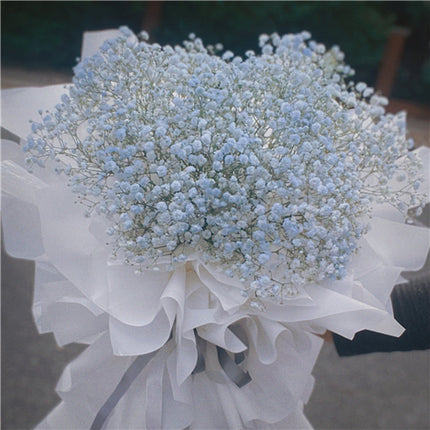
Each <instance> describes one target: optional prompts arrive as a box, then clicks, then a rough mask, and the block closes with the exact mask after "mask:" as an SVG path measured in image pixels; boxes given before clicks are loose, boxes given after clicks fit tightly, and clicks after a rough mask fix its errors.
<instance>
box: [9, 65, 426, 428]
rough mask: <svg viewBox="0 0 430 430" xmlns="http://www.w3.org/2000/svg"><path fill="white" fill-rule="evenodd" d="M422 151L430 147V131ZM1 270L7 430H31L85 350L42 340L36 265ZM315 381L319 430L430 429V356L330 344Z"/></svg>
mask: <svg viewBox="0 0 430 430" xmlns="http://www.w3.org/2000/svg"><path fill="white" fill-rule="evenodd" d="M2 72H3V74H2V78H3V80H2V87H3V88H6V87H12V86H25V85H37V84H46V85H47V84H49V83H57V82H62V81H64V80H65V79H68V77H67V76H64V75H63V76H61V75H60V76H59V75H58V74H52V75H49V73H47V72H43V73H40V74H37V73H34V72H31V73H28V72H25V71H21V70H18V71H17V70H15V71H14V70H6V71H2ZM50 76H51V77H50ZM418 125H419V126H420V127H422V126H423V123H420V122H418ZM427 125H428V124H427ZM427 125H426V124H424V129H425V130H428V127H427ZM420 130H422V128H420ZM423 143H424V144H428V132H427V131H425V134H424V142H423ZM1 263H2V273H1V275H2V277H1V278H2V279H1V283H2V292H1V301H2V320H1V322H2V342H1V348H2V357H1V365H2V381H1V388H2V425H1V428H3V429H4V430H24V429H31V428H33V427H34V426H35V425H36V424H37V423H38V422H39V421H40V420H41V419H42V418H43V417H44V416H45V415H46V414H47V413H48V412H49V411H50V410H51V409H52V408H53V406H54V405H55V404H56V403H57V402H58V401H59V399H58V397H57V395H56V394H55V391H54V389H55V384H56V382H57V380H58V378H59V376H60V374H61V372H62V370H63V368H64V367H65V366H66V364H67V363H68V362H70V361H71V360H72V359H73V358H74V357H76V356H77V355H78V354H79V353H80V352H81V351H82V350H83V349H84V347H83V346H82V345H76V344H74V345H69V346H67V347H65V348H58V347H57V346H56V344H55V341H54V339H53V337H52V335H51V334H45V335H39V334H38V333H37V331H36V328H35V325H34V322H33V318H32V315H31V303H32V294H33V275H34V264H33V263H32V262H30V261H26V260H18V259H13V258H11V257H9V256H8V255H7V254H6V253H4V252H2V259H1ZM314 375H315V377H316V384H315V389H314V392H313V394H312V397H311V400H310V402H309V404H308V405H307V406H306V407H305V412H306V414H307V416H308V418H309V420H310V421H311V423H312V424H313V426H314V427H315V428H316V429H317V430H322V429H331V430H346V429H351V430H352V429H354V430H377V429H384V430H394V429H399V430H400V429H402V430H406V429H408V430H424V429H430V412H429V405H430V351H413V352H398V353H375V354H368V355H362V356H357V357H343V358H341V357H339V356H338V355H337V353H336V351H335V349H334V347H333V345H331V344H326V345H324V347H323V350H322V352H321V355H320V357H319V360H318V362H317V365H316V367H315V369H314ZM77 430H80V429H77ZM124 430H126V429H124ZM280 430H281V429H280Z"/></svg>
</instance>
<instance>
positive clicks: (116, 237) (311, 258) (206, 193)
mask: <svg viewBox="0 0 430 430" xmlns="http://www.w3.org/2000/svg"><path fill="white" fill-rule="evenodd" d="M147 39H148V35H147V34H146V33H141V35H140V39H139V38H137V37H136V36H134V34H133V33H132V32H131V31H130V30H129V29H127V28H121V35H120V36H119V37H118V38H117V39H114V40H110V41H107V42H106V43H104V44H103V46H102V47H101V49H100V51H99V52H98V53H97V54H96V55H94V56H92V57H89V58H85V59H84V60H83V61H81V62H80V63H79V64H78V65H77V66H76V67H75V69H74V72H75V76H74V79H73V85H72V86H71V87H70V90H69V94H68V95H64V96H63V97H62V98H61V103H59V104H58V105H57V106H56V107H55V110H53V111H52V112H51V113H46V112H45V113H42V112H40V115H41V119H40V121H39V122H33V124H32V135H31V136H30V137H29V138H28V140H27V143H26V145H25V147H24V149H25V151H27V152H29V157H28V158H27V161H26V162H27V164H28V166H29V168H31V167H32V166H33V165H34V164H37V165H40V166H44V164H45V162H46V161H47V160H48V159H50V158H54V159H57V160H59V161H58V163H56V165H57V171H58V172H60V173H61V172H64V173H65V174H66V175H69V176H70V181H71V186H72V189H73V191H74V192H76V193H77V194H79V195H80V196H81V201H82V202H83V203H85V204H87V205H88V206H89V208H88V210H89V213H91V211H93V210H96V211H97V213H100V214H103V215H105V216H106V217H108V218H109V219H110V220H111V221H112V227H110V228H109V229H108V232H107V233H108V234H109V235H110V236H111V237H112V241H113V244H114V251H115V254H116V255H117V256H118V258H124V260H125V261H127V262H130V263H132V264H137V265H140V266H142V267H146V268H157V265H159V266H161V265H162V264H164V263H163V262H165V261H166V257H167V258H168V263H167V264H166V266H165V267H174V266H175V265H178V264H183V263H184V261H186V259H187V256H188V255H190V254H194V253H195V252H196V251H197V252H199V254H200V255H201V258H203V259H204V260H205V261H206V262H208V263H211V264H215V265H221V266H222V267H223V268H224V270H225V271H226V274H228V275H229V276H235V277H237V278H238V279H240V280H241V281H242V282H243V283H244V288H245V290H246V293H247V294H248V295H249V296H250V297H252V298H256V299H258V300H260V299H264V298H267V297H272V298H276V299H277V300H282V298H284V297H285V298H286V297H289V296H291V295H293V294H295V292H297V291H298V290H299V289H300V288H301V287H302V286H303V285H304V284H305V283H306V282H318V281H320V280H323V279H325V278H341V277H343V276H345V274H346V267H347V264H348V261H349V259H350V256H351V254H352V253H353V252H354V250H355V249H356V247H357V243H358V240H359V238H360V237H361V235H362V234H363V233H364V232H365V230H366V225H367V221H366V219H367V218H366V216H367V215H368V214H369V213H370V211H371V206H372V204H374V202H389V203H390V204H393V205H395V206H396V207H398V209H399V210H401V211H402V212H404V213H406V212H407V210H408V207H409V206H410V205H411V204H414V205H419V204H420V198H419V197H418V198H417V197H416V196H415V195H414V194H415V191H416V189H418V188H419V186H420V184H419V182H418V181H417V180H416V173H417V171H418V167H419V164H418V161H417V160H416V158H415V156H414V155H413V154H412V153H408V148H409V146H410V141H409V140H407V139H405V117H404V115H403V114H398V115H391V114H386V113H385V111H384V107H383V106H384V105H385V104H386V102H387V100H386V99H385V98H383V97H381V96H379V95H375V94H374V91H373V89H371V88H368V87H367V85H366V84H364V83H361V82H360V83H358V84H357V85H355V86H353V85H348V84H347V83H346V80H345V78H346V77H347V76H348V75H352V74H353V71H352V70H351V69H350V68H349V67H348V66H346V65H345V64H343V57H344V56H343V53H342V52H341V51H340V50H339V48H337V47H335V48H333V49H331V50H328V51H326V49H325V47H324V46H323V45H320V44H316V43H315V42H313V41H309V39H310V34H309V33H306V32H303V33H300V34H296V35H291V34H290V35H283V36H279V35H277V34H273V35H271V36H269V35H262V36H260V39H259V44H260V47H261V49H262V55H261V56H258V55H256V54H255V53H254V52H252V51H248V52H247V53H246V59H245V60H242V59H241V58H240V57H235V56H234V54H233V53H232V52H230V51H226V52H225V53H224V54H223V56H222V57H219V56H217V55H214V52H215V51H216V50H219V49H222V47H221V46H219V45H216V46H215V48H213V47H211V48H209V49H206V48H205V47H204V45H203V43H202V41H201V40H200V39H199V38H197V37H195V35H193V34H191V35H190V38H189V39H190V40H188V41H185V42H184V46H183V47H179V46H176V47H174V48H172V47H170V46H165V47H162V46H160V45H158V44H148V43H147V42H146V40H147ZM60 160H61V161H60ZM58 165H60V167H58ZM392 178H396V180H395V181H391V179H392ZM392 183H395V184H396V188H393V187H394V186H392V185H391V184H392ZM256 306H257V307H258V303H257V305H256Z"/></svg>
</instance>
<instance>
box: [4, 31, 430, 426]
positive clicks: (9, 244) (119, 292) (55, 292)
mask: <svg viewBox="0 0 430 430" xmlns="http://www.w3.org/2000/svg"><path fill="white" fill-rule="evenodd" d="M112 35H113V33H111V32H109V33H106V32H102V33H96V34H87V35H86V40H87V42H86V43H84V47H83V50H84V53H85V55H89V54H91V53H92V52H93V51H94V48H95V47H97V46H98V45H99V43H100V41H101V40H104V39H105V38H106V37H111V36H112ZM89 39H91V40H90V41H89ZM88 41H89V42H88ZM64 91H65V90H64V87H63V86H61V85H60V86H58V85H57V86H50V87H44V88H27V89H16V90H7V91H4V92H3V93H2V101H3V127H5V128H6V129H8V130H9V131H11V132H12V133H14V134H15V135H17V136H21V137H25V136H27V134H28V133H29V131H30V130H29V124H28V122H27V120H28V119H29V118H31V117H33V118H34V116H35V115H34V113H35V112H37V110H38V109H44V108H48V107H52V106H55V104H56V103H57V102H58V99H59V96H60V95H61V94H62V93H63V92H64ZM418 152H419V153H420V156H421V158H422V159H423V163H424V166H426V167H427V166H429V152H430V151H428V150H426V149H420V150H419V151H418ZM2 159H3V161H2V179H3V184H2V188H3V201H2V203H3V204H2V206H3V207H2V222H3V228H4V241H5V246H6V249H7V252H8V253H9V254H10V255H12V256H14V257H19V258H27V259H34V260H35V261H36V277H35V293H34V304H33V314H34V318H35V321H36V325H37V327H38V329H39V332H40V333H46V332H53V333H54V335H55V338H56V340H57V342H58V344H59V345H65V344H68V343H70V342H80V343H85V344H88V345H89V346H88V348H87V349H86V350H85V351H84V352H83V353H82V354H81V355H80V356H79V357H78V358H77V359H76V360H75V361H73V362H72V363H71V364H69V365H68V366H67V367H66V369H65V370H64V372H63V375H62V377H61V379H60V381H59V382H58V385H57V392H58V394H59V396H60V397H61V399H62V401H61V403H60V404H59V405H58V406H57V407H56V408H55V409H54V410H53V411H52V412H51V413H50V414H49V415H48V416H47V417H46V419H45V420H44V421H43V422H42V423H40V425H39V426H38V428H40V429H55V430H58V429H89V428H90V427H91V425H92V424H93V422H94V419H95V417H96V416H97V414H98V413H99V412H100V410H101V408H102V407H103V405H104V404H105V402H106V400H107V399H108V398H109V397H110V396H111V395H112V393H113V392H114V391H115V389H116V387H118V385H119V384H120V383H121V382H120V381H121V380H122V378H123V376H124V374H125V373H126V372H127V370H128V369H130V366H131V365H132V363H133V362H134V361H135V359H136V357H138V356H142V355H145V358H144V360H146V361H145V363H146V364H145V366H144V367H143V370H142V371H141V372H140V373H139V374H138V375H137V376H135V377H134V379H133V381H132V383H131V384H130V386H129V388H128V389H127V390H126V391H125V394H124V395H123V396H122V397H121V398H120V399H119V401H118V403H117V404H116V405H115V407H113V408H112V409H111V411H110V412H109V416H108V418H107V420H106V422H105V423H104V426H103V428H104V429H161V428H163V429H164V428H175V429H185V428H187V429H227V428H232V429H233V428H234V429H238V428H241V429H242V428H243V429H245V428H246V429H261V428H265V429H270V428H273V429H280V428H282V429H288V428H291V429H299V428H311V425H310V424H309V422H308V421H307V420H306V417H305V416H304V415H303V405H304V404H305V403H306V402H307V401H308V399H309V397H310V394H311V392H312V387H313V378H312V376H311V372H312V368H313V366H314V363H315V361H316V358H317V356H318V353H319V350H320V348H321V345H322V341H321V339H320V338H318V337H317V336H315V334H314V333H324V332H325V331H326V330H330V331H332V332H335V333H338V334H340V335H342V336H345V337H347V338H352V337H353V336H354V334H355V333H356V332H358V331H360V330H363V329H368V330H373V331H376V332H380V333H386V334H389V335H392V336H399V335H400V334H401V333H402V331H403V328H402V327H401V326H400V325H399V324H398V323H397V322H396V321H395V320H394V319H393V317H392V312H391V305H390V300H389V297H390V293H391V290H392V288H393V286H394V285H395V283H396V282H397V281H398V280H399V279H400V274H401V272H402V271H405V270H408V271H411V270H418V269H420V268H421V267H422V265H423V264H424V260H425V257H426V254H427V252H428V247H429V242H430V236H429V230H428V229H426V228H423V227H417V226H412V225H407V224H405V223H404V219H403V218H402V217H401V216H400V215H399V213H398V212H397V211H396V210H395V209H392V208H390V207H389V206H388V205H387V206H385V205H384V206H383V205H381V206H377V207H375V210H374V213H373V217H372V219H371V225H370V227H371V228H370V229H369V232H368V233H367V234H365V235H364V236H363V237H362V239H361V242H360V246H359V251H358V252H357V253H356V254H355V255H354V256H353V258H352V260H351V262H350V264H349V267H348V274H347V276H346V277H345V278H344V279H342V280H340V281H327V282H323V283H320V284H318V285H307V286H306V287H305V288H304V291H303V293H302V294H300V295H299V296H297V297H295V298H293V299H289V300H287V301H286V302H285V303H284V304H282V305H279V304H275V303H272V302H268V303H266V310H265V311H260V310H256V309H252V308H250V307H249V306H246V304H245V301H246V299H245V298H244V297H242V295H241V294H240V292H241V288H242V286H241V284H240V283H239V282H236V281H234V280H232V279H231V278H228V277H226V276H224V275H223V274H222V272H220V271H219V270H217V268H214V267H209V266H207V265H205V264H203V262H202V261H200V260H199V258H198V256H195V257H192V258H189V260H188V261H187V262H186V263H185V264H184V265H183V266H180V267H178V268H177V269H175V270H174V271H173V272H161V271H158V272H157V271H144V272H143V273H142V274H141V275H140V276H137V275H136V274H135V269H134V268H133V267H131V266H129V265H126V264H122V263H120V262H118V261H116V260H113V259H112V258H111V250H110V248H109V247H108V246H107V245H106V242H107V237H106V236H105V230H106V228H107V224H106V223H107V221H105V220H104V219H103V218H101V217H98V216H97V215H93V216H92V217H91V218H85V217H84V216H83V208H82V207H81V206H80V205H78V204H76V203H74V202H75V200H76V196H75V195H73V194H72V192H71V190H70V188H69V187H68V186H67V178H65V177H64V176H61V175H57V174H55V173H54V172H53V171H52V170H49V169H37V170H35V172H34V174H30V173H28V172H27V171H26V170H25V168H24V155H23V153H22V150H21V148H20V146H19V145H18V144H17V143H16V142H11V141H3V142H2ZM426 172H427V169H426ZM422 187H423V189H424V190H427V189H428V177H427V178H426V182H425V183H424V184H423V185H422ZM220 350H221V351H224V353H225V352H227V354H228V356H229V357H230V359H231V360H233V359H234V358H236V357H237V356H238V355H239V354H240V353H241V352H244V354H242V355H243V357H244V358H245V359H244V360H243V361H242V362H241V363H240V364H238V365H237V366H238V367H239V368H240V370H241V371H242V372H243V373H244V374H246V373H247V374H248V375H249V378H250V379H249V382H248V383H246V384H244V385H241V384H238V383H237V381H235V379H234V378H232V376H231V374H230V372H229V371H228V370H227V369H226V366H224V365H223V363H222V360H221V359H220V354H219V351H220ZM201 359H203V367H202V365H201Z"/></svg>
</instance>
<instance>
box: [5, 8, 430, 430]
mask: <svg viewBox="0 0 430 430" xmlns="http://www.w3.org/2000/svg"><path fill="white" fill-rule="evenodd" d="M120 25H127V26H129V27H130V28H131V29H132V30H134V31H135V32H138V31H140V30H141V29H145V30H147V31H148V32H149V33H150V36H151V40H152V41H157V42H159V43H161V44H179V43H181V42H182V41H183V40H184V39H186V38H187V36H188V34H189V33H191V32H194V33H195V34H196V35H198V36H199V37H201V38H202V39H203V41H204V43H205V44H214V43H217V42H221V43H222V44H223V45H224V47H225V48H226V49H230V50H232V51H234V52H235V53H236V54H239V55H241V54H243V53H244V52H245V51H246V50H248V49H254V50H256V51H258V35H259V34H261V33H268V34H270V33H271V32H274V31H276V32H278V33H280V34H282V33H291V32H298V31H302V30H308V31H310V32H311V33H312V36H313V38H314V39H315V40H317V41H318V42H322V43H324V44H325V45H326V46H327V47H330V46H332V45H335V44H336V45H339V46H340V47H341V49H342V50H343V51H344V52H345V54H346V62H347V63H348V64H350V65H351V66H352V67H353V68H354V69H355V71H356V76H355V77H354V80H355V81H360V80H362V81H365V82H366V83H368V84H369V85H371V86H375V87H376V88H378V89H379V91H380V92H381V93H383V94H384V95H386V96H388V97H389V98H390V105H389V107H388V109H389V110H391V111H393V112H395V111H398V110H402V109H403V110H407V112H408V124H409V130H410V134H411V135H412V137H413V138H414V139H415V141H416V143H417V145H427V146H430V132H429V126H430V44H429V43H430V2H402V1H396V2H390V1H385V2H378V1H372V2H366V1H361V2H331V1H325V2H313V1H303V2H295V1H285V2H258V1H255V2H254V1H253V2H236V1H208V2H182V1H172V2H168V1H153V2H139V1H120V2H118V1H112V2H104V1H83V2H77V1H68V2H55V1H49V2H43V1H31V2H25V1H2V2H1V72H2V75H1V78H2V79H1V86H2V88H11V87H19V86H31V85H32V86H40V85H49V84H54V83H59V82H68V81H70V80H71V78H72V68H73V66H74V65H75V64H76V58H77V57H78V56H79V54H80V49H81V41H82V33H83V32H84V31H94V30H102V29H107V28H116V27H119V26H120ZM423 270H424V271H428V270H429V268H428V267H427V268H425V269H423ZM33 271H34V266H33V263H32V262H30V261H25V260H17V259H13V258H11V257H9V256H8V255H7V254H6V253H5V252H2V295H1V300H2V345H1V346H2V428H3V429H5V430H20V429H30V428H32V427H34V426H35V425H36V424H37V422H39V421H40V420H41V419H42V418H43V417H44V416H45V415H46V414H47V413H48V412H49V410H50V409H51V408H52V407H53V406H54V405H55V404H56V403H57V402H58V397H57V396H56V394H55V391H54V388H55V383H56V381H57V379H58V378H59V376H60V374H61V372H62V369H63V368H64V366H65V365H66V364H67V363H68V362H69V361H70V360H72V359H73V358H74V357H75V356H76V355H77V354H79V352H81V351H82V349H83V346H80V345H70V346H67V347H66V348H61V349H60V348H58V347H57V346H56V345H55V341H54V339H53V337H52V336H51V335H49V334H48V335H42V336H40V335H38V334H37V331H36V328H35V326H34V323H33V320H32V315H31V302H32V283H33ZM314 375H315V376H316V380H317V381H316V385H315V390H314V393H313V395H312V397H311V400H310V402H309V404H308V405H307V406H306V409H305V411H306V414H307V416H308V418H309V420H310V421H311V423H312V424H313V426H314V427H315V428H316V429H317V430H320V429H338V430H341V429H355V430H358V429H362V430H373V429H386V430H392V429H399V430H400V429H403V430H405V429H411V430H419V429H428V428H430V410H429V404H430V383H429V381H430V353H429V352H428V351H414V352H407V353H401V352H399V353H390V354H381V353H376V354H369V355H365V356H357V357H345V358H340V357H338V356H337V354H336V351H335V349H334V347H333V345H331V344H326V345H325V346H324V348H323V350H322V353H321V356H320V358H319V361H318V363H317V365H316V367H315V371H314ZM77 430H78V429H77ZM124 430H126V429H124ZM280 430H281V429H280Z"/></svg>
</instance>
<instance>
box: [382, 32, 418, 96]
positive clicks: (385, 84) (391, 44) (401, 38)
mask: <svg viewBox="0 0 430 430" xmlns="http://www.w3.org/2000/svg"><path fill="white" fill-rule="evenodd" d="M409 34H410V31H409V30H408V29H407V28H404V27H394V28H393V29H392V30H391V33H390V34H389V36H388V40H387V44H386V45H385V50H384V54H383V56H382V61H381V65H380V66H379V72H378V78H377V80H376V89H377V90H380V91H381V92H382V94H383V95H384V96H386V97H389V96H390V94H391V90H392V88H393V85H394V81H395V79H396V73H397V70H398V68H399V66H400V62H401V60H402V54H403V49H404V47H405V42H406V39H407V37H408V36H409Z"/></svg>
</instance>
